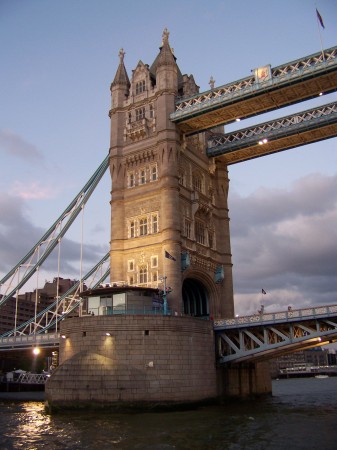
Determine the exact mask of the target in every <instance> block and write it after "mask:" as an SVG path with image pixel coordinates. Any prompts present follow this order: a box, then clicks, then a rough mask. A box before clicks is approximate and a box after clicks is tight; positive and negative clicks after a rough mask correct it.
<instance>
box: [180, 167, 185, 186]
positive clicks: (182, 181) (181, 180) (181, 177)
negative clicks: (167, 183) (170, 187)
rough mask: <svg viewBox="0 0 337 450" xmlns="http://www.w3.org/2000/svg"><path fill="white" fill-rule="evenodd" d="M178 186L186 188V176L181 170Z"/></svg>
mask: <svg viewBox="0 0 337 450" xmlns="http://www.w3.org/2000/svg"><path fill="white" fill-rule="evenodd" d="M179 184H181V185H182V186H186V175H185V172H184V171H183V170H181V171H180V172H179Z"/></svg>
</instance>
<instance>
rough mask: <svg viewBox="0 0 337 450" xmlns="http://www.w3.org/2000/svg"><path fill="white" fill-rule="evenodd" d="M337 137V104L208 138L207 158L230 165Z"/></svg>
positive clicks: (333, 103) (329, 104)
mask: <svg viewBox="0 0 337 450" xmlns="http://www.w3.org/2000/svg"><path fill="white" fill-rule="evenodd" d="M335 136H337V102H332V103H328V104H326V105H322V106H318V107H316V108H311V109H308V110H306V111H302V112H300V113H296V114H292V115H289V116H285V117H281V118H279V119H275V120H271V121H269V122H264V123H260V124H259V125H255V126H253V127H248V128H243V129H240V130H238V131H235V132H232V133H226V134H214V135H212V136H211V137H210V138H209V139H208V143H207V144H208V149H207V155H208V156H210V157H214V156H217V157H219V156H221V160H222V161H224V162H225V163H226V164H227V165H230V164H236V163H239V162H242V161H247V160H249V159H253V158H258V157H260V156H265V155H269V154H272V153H276V152H280V151H283V150H289V149H290V148H294V147H299V146H301V145H306V144H311V143H313V142H316V141H321V140H324V139H329V138H332V137H335Z"/></svg>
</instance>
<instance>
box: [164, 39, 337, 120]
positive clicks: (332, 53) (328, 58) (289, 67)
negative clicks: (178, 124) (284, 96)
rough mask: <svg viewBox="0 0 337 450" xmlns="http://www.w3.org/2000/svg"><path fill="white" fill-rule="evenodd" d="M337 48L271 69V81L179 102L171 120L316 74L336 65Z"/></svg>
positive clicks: (241, 83) (248, 81)
mask: <svg viewBox="0 0 337 450" xmlns="http://www.w3.org/2000/svg"><path fill="white" fill-rule="evenodd" d="M336 57H337V47H332V48H330V49H327V50H324V51H323V52H318V53H315V54H313V55H310V56H306V57H304V58H301V59H298V60H296V61H292V62H289V63H286V64H284V65H281V66H277V67H274V68H272V69H271V75H272V79H271V80H266V81H264V82H259V83H256V80H255V76H254V75H252V76H250V77H247V78H243V79H241V80H238V81H235V82H234V83H229V84H225V85H223V86H220V87H218V88H215V89H212V90H210V91H206V92H203V93H202V94H200V95H195V96H193V97H190V98H187V99H183V100H179V101H178V102H177V103H176V111H175V112H174V113H172V114H171V116H170V118H171V120H173V121H175V120H176V119H178V118H181V116H182V115H183V114H187V113H191V112H193V111H194V110H196V109H197V110H199V109H202V108H207V107H210V106H212V105H213V104H214V103H219V102H223V101H224V100H225V99H227V100H230V99H231V98H232V97H233V96H236V95H238V94H239V95H244V94H245V93H246V92H247V91H251V90H252V88H254V87H256V88H258V89H261V88H264V87H265V86H266V85H267V84H270V83H271V82H272V83H273V84H275V83H280V82H283V81H285V80H289V79H294V78H297V77H302V76H303V74H304V73H305V72H310V73H312V72H314V71H316V70H320V69H321V68H322V65H323V66H326V65H332V64H336Z"/></svg>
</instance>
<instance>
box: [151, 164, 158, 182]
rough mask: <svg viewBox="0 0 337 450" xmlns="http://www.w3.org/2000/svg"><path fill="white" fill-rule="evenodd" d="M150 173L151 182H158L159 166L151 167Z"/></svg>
mask: <svg viewBox="0 0 337 450" xmlns="http://www.w3.org/2000/svg"><path fill="white" fill-rule="evenodd" d="M150 172H151V181H157V180H158V168H157V164H154V165H153V166H151V168H150Z"/></svg>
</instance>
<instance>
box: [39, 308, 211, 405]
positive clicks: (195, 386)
mask: <svg viewBox="0 0 337 450" xmlns="http://www.w3.org/2000/svg"><path fill="white" fill-rule="evenodd" d="M107 332H108V333H110V334H111V335H110V336H107V335H106V333H107ZM61 334H64V335H65V336H66V338H65V339H61V343H60V366H59V367H58V368H57V369H56V370H55V372H54V373H53V374H52V376H51V378H50V380H49V381H48V382H47V384H46V400H47V402H48V404H49V406H50V407H51V408H58V407H59V408H64V407H65V408H66V407H82V406H88V405H89V406H122V407H123V406H137V405H138V406H140V407H144V406H153V405H158V404H159V405H167V404H175V403H178V404H179V403H190V402H199V401H204V400H208V399H212V398H215V397H216V396H217V390H216V389H217V388H216V369H215V355H214V338H213V330H212V323H211V322H209V321H204V320H201V319H195V318H192V317H180V316H179V317H176V316H127V315H126V316H122V315H121V316H93V317H82V318H73V319H66V320H65V321H64V322H62V326H61Z"/></svg>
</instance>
